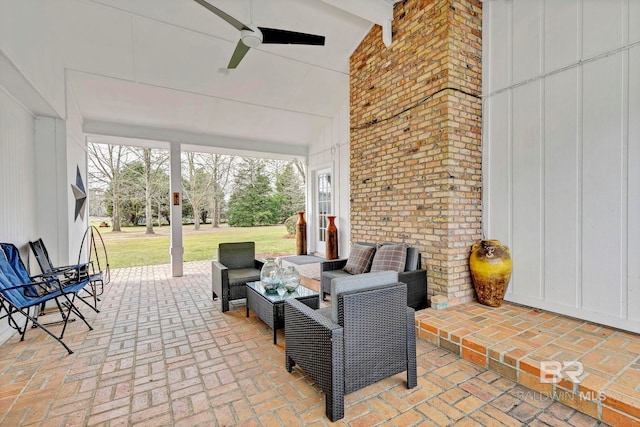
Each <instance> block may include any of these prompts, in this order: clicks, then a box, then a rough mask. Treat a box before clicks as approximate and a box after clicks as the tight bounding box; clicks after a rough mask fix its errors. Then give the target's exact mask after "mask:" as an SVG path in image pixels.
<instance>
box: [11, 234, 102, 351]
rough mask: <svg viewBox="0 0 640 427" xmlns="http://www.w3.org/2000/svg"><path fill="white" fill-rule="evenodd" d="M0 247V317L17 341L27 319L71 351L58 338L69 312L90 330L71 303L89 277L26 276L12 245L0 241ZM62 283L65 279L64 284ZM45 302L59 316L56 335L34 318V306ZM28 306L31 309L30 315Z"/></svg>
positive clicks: (26, 325)
mask: <svg viewBox="0 0 640 427" xmlns="http://www.w3.org/2000/svg"><path fill="white" fill-rule="evenodd" d="M0 249H1V252H2V253H0V313H2V312H3V311H4V312H5V314H4V315H2V316H0V319H4V318H7V319H8V323H9V326H10V327H12V328H13V329H15V330H17V331H18V333H19V334H20V341H24V337H25V334H26V332H27V329H28V325H29V321H31V322H32V324H33V326H32V327H33V328H40V329H42V330H43V331H45V333H47V334H48V335H49V336H51V337H52V338H54V339H55V340H56V341H58V343H60V344H61V345H62V346H63V347H64V348H65V349H66V350H67V352H68V353H69V354H72V353H73V351H72V350H71V348H69V346H67V344H65V343H64V341H62V339H63V337H64V333H65V331H66V328H67V324H68V323H69V322H71V321H74V320H75V319H74V318H71V314H72V313H73V314H75V315H76V316H77V317H78V318H80V319H81V320H82V321H83V322H84V323H85V324H86V325H87V327H88V328H89V330H92V329H93V328H92V327H91V325H90V324H89V322H87V320H86V318H85V317H84V315H83V314H82V313H81V312H80V310H78V308H77V306H76V305H75V304H74V299H75V296H76V295H77V294H78V292H80V291H81V290H82V289H83V288H84V287H85V286H86V285H87V284H88V282H89V279H88V278H86V277H85V278H80V279H79V280H77V281H75V282H71V281H70V279H69V277H65V274H68V273H70V270H61V271H59V272H55V273H48V274H40V275H36V276H29V274H28V272H27V269H26V267H25V266H24V263H23V262H22V260H21V259H20V254H19V251H18V249H17V248H16V247H15V245H13V244H11V243H0ZM78 277H79V276H78ZM63 282H66V285H65V286H63ZM48 301H54V302H55V304H56V307H57V308H58V311H59V312H60V315H61V316H62V321H61V322H56V323H61V324H62V325H63V326H62V331H61V332H60V335H56V334H54V333H53V332H52V331H51V330H50V329H49V328H47V326H49V325H50V324H46V323H42V322H40V321H39V320H38V314H37V309H38V307H39V306H41V305H42V304H43V303H46V302H48ZM31 309H33V310H34V313H33V314H32V313H31ZM18 313H20V314H21V315H22V316H24V317H25V322H24V325H21V324H20V322H19V321H18V319H16V318H15V315H16V314H18Z"/></svg>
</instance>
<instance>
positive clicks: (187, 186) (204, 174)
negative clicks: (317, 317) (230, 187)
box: [182, 152, 213, 230]
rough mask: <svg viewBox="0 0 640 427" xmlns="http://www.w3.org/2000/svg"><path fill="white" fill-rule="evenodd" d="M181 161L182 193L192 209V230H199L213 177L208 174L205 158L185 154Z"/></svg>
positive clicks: (194, 154) (200, 155)
mask: <svg viewBox="0 0 640 427" xmlns="http://www.w3.org/2000/svg"><path fill="white" fill-rule="evenodd" d="M183 159H184V161H183V174H182V191H183V192H184V194H185V196H186V197H187V200H188V201H189V203H190V204H191V207H192V208H193V221H194V228H195V229H196V230H199V229H200V221H201V217H202V215H203V211H204V207H205V206H206V201H207V199H208V197H209V193H210V190H211V186H212V184H213V175H212V174H211V173H209V172H208V169H209V168H208V167H207V164H206V157H205V156H204V155H203V154H199V153H193V152H186V153H183ZM205 218H206V214H205Z"/></svg>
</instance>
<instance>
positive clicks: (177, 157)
mask: <svg viewBox="0 0 640 427" xmlns="http://www.w3.org/2000/svg"><path fill="white" fill-rule="evenodd" d="M181 153H182V150H181V148H180V144H178V143H172V144H171V152H170V156H169V180H170V184H169V192H170V198H171V200H170V201H169V203H170V204H171V246H170V248H169V254H170V256H171V276H172V277H181V276H182V262H183V260H184V248H183V247H182V167H181Z"/></svg>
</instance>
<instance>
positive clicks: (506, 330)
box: [416, 302, 640, 426]
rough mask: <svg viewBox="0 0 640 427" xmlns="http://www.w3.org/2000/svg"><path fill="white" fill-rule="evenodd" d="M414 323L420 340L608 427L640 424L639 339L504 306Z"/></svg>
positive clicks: (461, 308) (428, 313) (469, 308)
mask: <svg viewBox="0 0 640 427" xmlns="http://www.w3.org/2000/svg"><path fill="white" fill-rule="evenodd" d="M416 323H417V326H418V336H419V337H420V338H422V339H423V340H426V341H428V342H431V343H432V344H435V345H438V346H440V347H442V348H446V349H448V350H449V351H452V352H453V353H455V354H459V355H461V356H462V358H463V359H467V360H470V361H472V362H474V363H476V364H478V365H480V366H482V367H486V368H488V369H490V370H492V371H494V372H497V373H500V374H501V375H503V376H505V377H506V378H509V379H511V380H513V381H515V382H517V383H519V384H521V385H524V386H526V387H529V388H531V389H534V390H537V391H538V392H539V393H543V394H545V395H549V396H552V397H555V398H556V399H557V400H559V401H561V402H564V403H566V404H567V405H569V406H571V407H572V408H574V409H577V410H579V411H581V412H584V413H586V414H588V415H591V416H593V417H595V418H597V419H600V420H603V421H605V422H608V423H610V424H614V425H625V426H627V425H640V336H639V335H637V334H632V333H629V332H624V331H620V330H616V329H612V328H608V327H605V326H602V325H597V324H593V323H590V322H586V321H583V320H577V319H574V318H569V317H565V316H561V315H557V314H554V313H549V312H545V311H541V310H536V309H532V308H530V307H524V306H520V305H516V304H510V303H507V302H505V303H503V305H502V306H501V307H499V308H491V307H486V306H484V305H481V304H479V303H469V304H463V305H458V306H454V307H450V308H447V309H445V310H431V309H428V310H423V311H421V312H420V313H419V314H418V315H417V316H416ZM564 362H569V363H570V364H569V365H568V366H567V368H566V369H565V370H564V375H562V373H563V370H562V369H557V367H558V366H562V365H561V364H562V363H564ZM574 362H578V363H574ZM550 363H555V365H556V366H553V365H550ZM545 367H546V369H545ZM549 368H551V369H549ZM541 370H542V374H543V377H545V381H541ZM545 373H546V374H545Z"/></svg>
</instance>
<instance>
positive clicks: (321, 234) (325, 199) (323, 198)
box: [317, 169, 333, 243]
mask: <svg viewBox="0 0 640 427" xmlns="http://www.w3.org/2000/svg"><path fill="white" fill-rule="evenodd" d="M317 191H318V193H317V207H318V209H317V212H318V223H317V224H318V243H325V242H326V235H327V225H329V221H327V215H331V214H332V213H333V207H332V205H331V171H330V170H329V169H325V170H322V171H319V172H318V178H317Z"/></svg>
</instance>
